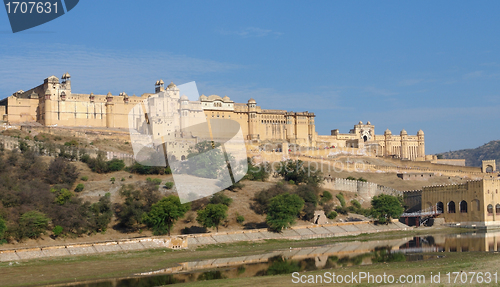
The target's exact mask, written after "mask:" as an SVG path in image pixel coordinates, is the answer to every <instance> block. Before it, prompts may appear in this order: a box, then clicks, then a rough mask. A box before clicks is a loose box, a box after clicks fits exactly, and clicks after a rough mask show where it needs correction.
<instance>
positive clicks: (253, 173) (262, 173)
mask: <svg viewBox="0 0 500 287" xmlns="http://www.w3.org/2000/svg"><path fill="white" fill-rule="evenodd" d="M247 162H248V171H247V174H246V175H245V177H244V179H248V180H252V181H266V180H267V179H268V178H269V165H268V164H265V163H262V164H260V165H254V164H253V163H252V159H250V158H247Z"/></svg>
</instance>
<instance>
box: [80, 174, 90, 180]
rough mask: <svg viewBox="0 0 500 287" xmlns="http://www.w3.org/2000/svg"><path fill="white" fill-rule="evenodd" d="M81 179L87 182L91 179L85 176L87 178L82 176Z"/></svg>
mask: <svg viewBox="0 0 500 287" xmlns="http://www.w3.org/2000/svg"><path fill="white" fill-rule="evenodd" d="M80 179H81V180H83V181H87V180H89V177H88V176H86V175H85V176H82V177H81V178H80Z"/></svg>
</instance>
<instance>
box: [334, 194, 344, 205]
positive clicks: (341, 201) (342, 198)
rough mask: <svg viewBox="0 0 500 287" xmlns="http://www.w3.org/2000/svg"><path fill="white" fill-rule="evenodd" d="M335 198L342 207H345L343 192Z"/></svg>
mask: <svg viewBox="0 0 500 287" xmlns="http://www.w3.org/2000/svg"><path fill="white" fill-rule="evenodd" d="M335 197H336V198H337V199H338V200H339V203H340V206H342V207H345V198H344V195H343V194H342V192H340V193H338V194H337V195H335Z"/></svg>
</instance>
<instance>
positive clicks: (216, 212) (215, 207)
mask: <svg viewBox="0 0 500 287" xmlns="http://www.w3.org/2000/svg"><path fill="white" fill-rule="evenodd" d="M226 218H227V205H224V204H221V203H219V204H208V205H207V206H206V207H205V208H204V209H201V210H198V217H196V221H198V223H200V224H201V225H202V226H203V227H205V228H211V227H215V229H216V231H217V232H219V226H220V225H221V223H222V221H223V220H224V219H226Z"/></svg>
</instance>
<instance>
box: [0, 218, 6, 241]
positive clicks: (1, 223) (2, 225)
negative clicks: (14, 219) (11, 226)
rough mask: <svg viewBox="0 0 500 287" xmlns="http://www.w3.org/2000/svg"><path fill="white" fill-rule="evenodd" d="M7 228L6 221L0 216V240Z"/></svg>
mask: <svg viewBox="0 0 500 287" xmlns="http://www.w3.org/2000/svg"><path fill="white" fill-rule="evenodd" d="M6 230H7V222H5V220H4V219H3V218H2V217H0V240H2V239H3V235H4V234H5V231H6Z"/></svg>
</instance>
